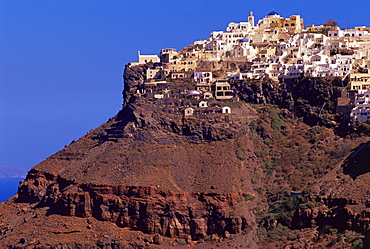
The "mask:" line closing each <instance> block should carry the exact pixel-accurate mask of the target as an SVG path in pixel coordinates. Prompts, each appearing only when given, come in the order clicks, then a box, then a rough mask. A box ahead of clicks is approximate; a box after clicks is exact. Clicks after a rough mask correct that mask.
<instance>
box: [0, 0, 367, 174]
mask: <svg viewBox="0 0 370 249" xmlns="http://www.w3.org/2000/svg"><path fill="white" fill-rule="evenodd" d="M272 9H274V10H275V11H277V12H278V13H279V14H280V15H281V16H284V17H288V16H290V15H295V14H300V15H301V16H302V17H303V18H304V21H305V24H316V25H319V24H322V23H324V22H325V21H327V20H328V19H334V20H335V21H337V22H338V23H339V26H341V27H342V28H345V27H347V25H348V26H349V27H353V26H359V25H366V26H370V17H369V11H370V0H352V1H343V0H336V1H333V0H329V1H317V0H312V1H310V0H305V1H303V0H282V1H261V0H259V1H255V0H253V1H252V0H250V1H248V0H244V1H240V0H230V1H220V0H206V1H202V0H189V1H180V0H179V1H174V0H146V1H144V0H135V1H126V0H120V1H114V0H109V1H108V0H107V1H102V0H100V1H96V0H59V1H56V0H43V1H42V0H39V1H32V0H22V1H19V0H7V1H5V0H0V164H2V165H8V166H19V167H25V168H27V169H29V168H31V167H32V166H34V165H35V164H37V163H39V162H40V161H42V160H44V159H45V158H46V157H48V156H50V155H51V154H53V153H55V152H56V151H58V150H60V149H62V148H63V147H64V145H66V144H69V143H70V142H71V141H72V140H73V139H78V138H79V137H81V136H82V135H84V134H86V133H87V132H88V131H89V130H91V129H93V128H95V127H97V126H99V125H100V124H102V123H103V122H105V121H106V120H107V119H108V118H110V117H112V116H114V115H115V114H116V113H117V112H118V111H119V109H120V108H121V104H122V97H121V91H122V88H123V84H122V72H123V68H124V65H125V64H127V63H129V62H131V61H136V56H137V51H138V50H140V51H141V52H142V54H157V53H158V52H159V50H160V49H162V48H167V47H171V48H176V49H181V48H183V47H185V46H187V45H189V44H191V43H192V42H193V41H195V40H199V39H205V38H207V37H208V35H209V33H210V32H212V31H213V30H224V29H225V27H226V26H227V24H228V23H229V22H231V21H245V20H246V19H247V16H248V13H249V11H253V12H254V15H255V19H256V20H258V19H261V18H263V17H264V16H266V15H267V13H268V12H270V11H271V10H272Z"/></svg>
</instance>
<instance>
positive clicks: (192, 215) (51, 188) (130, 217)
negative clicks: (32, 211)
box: [18, 170, 250, 240]
mask: <svg viewBox="0 0 370 249" xmlns="http://www.w3.org/2000/svg"><path fill="white" fill-rule="evenodd" d="M238 198H240V195H238V194H215V193H189V192H182V193H175V192H172V191H169V190H166V189H161V188H159V187H156V186H148V187H141V186H126V185H114V186H113V185H112V186H107V185H94V184H76V183H73V182H68V181H65V180H63V179H61V178H59V177H57V176H54V177H53V176H51V175H50V174H42V173H40V172H36V171H35V170H32V171H31V172H30V173H29V175H28V178H27V180H26V181H24V182H23V183H22V184H21V186H20V188H19V192H18V201H20V202H36V203H37V206H38V207H39V208H42V207H49V208H50V209H49V212H50V213H57V214H61V215H66V216H78V217H84V218H87V217H94V218H96V219H98V220H102V221H110V222H113V223H115V224H116V225H118V226H119V227H128V228H130V229H133V230H138V231H142V232H144V233H148V234H159V235H162V236H167V237H171V238H188V237H189V236H191V239H193V240H199V239H202V238H205V237H207V236H208V235H211V234H218V235H221V236H223V235H224V234H225V232H228V233H230V234H237V233H240V232H241V231H243V230H244V229H246V228H247V226H248V224H250V221H247V220H246V219H245V218H242V217H241V216H234V215H231V210H233V206H235V205H236V203H237V199H238Z"/></svg>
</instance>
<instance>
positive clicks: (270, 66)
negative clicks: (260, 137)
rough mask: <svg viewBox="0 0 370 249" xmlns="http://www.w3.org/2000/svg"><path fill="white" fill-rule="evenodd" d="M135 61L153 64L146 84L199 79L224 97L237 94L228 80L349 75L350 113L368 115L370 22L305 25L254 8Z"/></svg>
mask: <svg viewBox="0 0 370 249" xmlns="http://www.w3.org/2000/svg"><path fill="white" fill-rule="evenodd" d="M137 64H147V65H150V66H149V68H148V69H147V72H146V84H149V85H150V84H151V85H153V84H154V85H160V84H161V83H162V84H163V83H168V82H167V81H171V80H179V79H188V80H192V81H193V82H195V83H196V89H193V90H195V91H196V92H197V94H199V95H202V94H205V93H209V94H211V95H213V96H214V98H215V99H218V100H223V101H225V100H228V99H230V100H231V99H232V98H233V93H232V90H230V85H229V83H228V82H227V81H228V80H243V79H261V78H265V77H269V78H271V79H272V80H276V81H280V82H284V81H285V80H286V79H295V78H301V77H302V76H311V77H341V78H343V79H344V78H345V77H349V79H350V90H352V91H356V92H358V97H356V98H357V100H356V101H355V103H356V105H355V106H354V108H353V110H352V113H351V117H353V118H357V119H359V120H366V119H367V118H368V117H370V103H369V102H368V99H369V98H366V97H363V96H369V94H370V92H368V90H369V89H370V73H369V72H370V71H369V68H370V28H369V27H365V26H362V27H355V28H354V29H344V30H342V29H340V28H339V27H338V26H336V23H335V22H332V23H331V24H327V25H321V26H314V25H310V26H308V27H307V28H306V29H304V22H303V19H302V18H301V17H300V16H299V15H292V16H290V17H289V18H284V17H281V16H280V15H279V14H278V13H277V12H275V11H271V12H270V13H269V14H268V15H267V16H266V17H264V18H263V19H261V20H259V21H258V22H257V24H255V20H254V16H253V13H252V12H250V13H249V16H248V21H246V22H239V23H236V22H231V23H229V25H228V26H227V28H226V31H214V32H212V33H211V34H210V36H209V37H208V38H207V39H205V40H199V41H195V42H194V43H193V44H191V45H189V46H188V47H186V48H184V49H182V50H180V51H177V50H176V49H172V48H167V49H162V50H161V51H160V55H159V56H157V55H141V54H140V52H139V54H138V62H133V63H131V65H137ZM212 76H213V77H212ZM217 89H224V90H217ZM152 91H153V89H152ZM193 94H195V93H193ZM213 96H212V98H213ZM356 96H357V95H356ZM157 97H162V95H157ZM362 99H364V100H363V101H362Z"/></svg>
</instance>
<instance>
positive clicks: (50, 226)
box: [0, 66, 370, 248]
mask: <svg viewBox="0 0 370 249" xmlns="http://www.w3.org/2000/svg"><path fill="white" fill-rule="evenodd" d="M144 72H145V66H135V67H126V69H125V72H124V92H123V95H124V99H125V103H124V105H123V108H122V110H121V111H120V112H119V113H118V114H117V115H116V116H115V117H113V118H111V119H110V120H108V121H107V122H106V123H104V124H102V125H101V126H100V127H98V128H96V129H94V130H91V131H90V132H89V133H87V134H86V135H85V136H83V137H82V138H80V139H79V140H75V141H73V142H72V143H71V144H70V145H69V146H67V147H65V148H64V149H63V150H61V151H59V152H57V153H55V154H54V155H52V156H50V157H49V158H47V159H46V160H45V161H43V162H41V163H40V164H38V165H36V166H35V167H33V168H32V169H31V170H30V171H29V172H28V175H27V178H26V180H24V181H22V182H21V183H20V186H19V190H18V193H17V195H16V196H15V197H13V198H12V199H10V200H9V201H8V202H6V203H1V204H0V234H1V237H0V245H2V247H8V248H144V247H152V248H156V247H158V248H159V247H160V248H163V247H173V246H178V247H181V246H183V247H189V246H194V247H199V248H211V247H215V246H216V247H221V248H229V247H245V248H259V247H262V248H263V247H265V248H266V247H270V248H272V247H278V246H279V247H281V246H287V247H290V246H292V247H294V246H305V247H307V246H312V243H317V244H318V245H319V244H320V245H322V246H326V245H327V244H328V243H331V241H330V240H331V238H332V237H333V236H337V233H338V234H343V235H342V236H347V237H348V238H349V237H350V236H358V238H357V237H356V239H360V240H361V238H362V237H361V236H362V235H363V234H365V233H366V231H368V229H369V222H368V221H369V210H368V209H369V200H370V196H369V193H368V192H367V190H366V188H364V187H361V186H367V185H368V177H370V176H369V174H368V170H361V171H358V170H354V168H356V169H357V166H356V162H357V161H356V159H354V158H357V157H356V156H358V155H362V154H363V153H362V154H361V153H357V152H354V153H353V154H352V155H351V156H350V157H348V158H347V156H349V155H350V154H351V152H352V149H355V148H356V147H358V146H359V145H360V144H361V143H363V142H366V141H367V137H365V136H359V133H354V135H350V136H348V137H346V138H344V137H343V136H342V137H341V136H340V135H341V133H340V132H338V129H340V125H341V124H340V123H337V119H336V117H335V113H334V110H335V104H333V103H335V99H336V96H337V92H336V89H337V87H339V86H340V84H343V82H339V81H337V80H336V79H334V80H323V79H301V80H297V81H294V82H287V83H285V84H277V83H274V82H272V81H269V80H261V81H235V82H231V86H232V89H233V90H234V93H235V96H234V99H233V100H231V101H220V100H207V103H208V106H207V108H203V109H202V108H199V105H198V104H199V101H201V99H197V98H198V97H197V98H195V99H194V98H193V97H192V96H190V95H186V96H185V98H179V96H182V95H181V93H180V90H179V92H178V93H177V92H176V91H175V90H176V89H183V86H184V85H188V86H190V87H191V82H186V81H182V82H180V83H181V84H177V83H176V82H173V83H171V84H173V85H175V86H174V87H172V88H171V89H172V90H173V92H175V93H174V95H173V96H175V97H173V98H167V99H166V98H163V99H162V98H154V97H153V96H152V95H151V94H149V93H148V91H145V87H146V85H145V84H144V79H145V74H144ZM176 84H177V85H176ZM171 89H165V91H168V90H171ZM187 90H189V89H187ZM144 93H145V94H144ZM251 105H254V107H253V108H252V106H251ZM225 106H227V107H228V108H230V109H231V113H228V112H226V113H225V112H222V111H221V109H220V108H222V107H225ZM186 108H193V110H194V114H192V115H190V116H186V115H185V114H184V111H185V109H186ZM347 131H350V129H348V130H347ZM366 148H367V147H366ZM360 149H362V150H363V148H362V147H360V148H359V149H358V150H360ZM346 158H347V159H346ZM345 159H346V160H345ZM343 169H344V170H343ZM329 228H330V229H337V231H336V233H335V234H334V232H333V231H332V230H330V231H331V232H330V233H331V235H330V236H327V237H325V238H324V236H323V234H326V235H327V234H329V232H326V233H325V232H322V231H324V230H325V229H326V230H328V229H329ZM326 230H325V231H326ZM328 231H329V230H328ZM338 236H339V235H338ZM347 237H346V238H347ZM281 238H284V240H281ZM299 238H304V240H301V239H299ZM343 238H344V237H343ZM279 240H280V241H281V242H277V241H279ZM353 241H354V240H349V239H348V240H344V239H343V240H338V241H336V242H335V243H334V244H335V245H338V246H342V245H343V246H344V245H346V246H347V245H349V244H351V243H353Z"/></svg>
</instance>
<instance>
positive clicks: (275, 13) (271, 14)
mask: <svg viewBox="0 0 370 249" xmlns="http://www.w3.org/2000/svg"><path fill="white" fill-rule="evenodd" d="M273 15H278V16H280V15H279V13H277V12H276V11H275V10H272V11H271V12H270V13H268V16H273Z"/></svg>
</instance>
